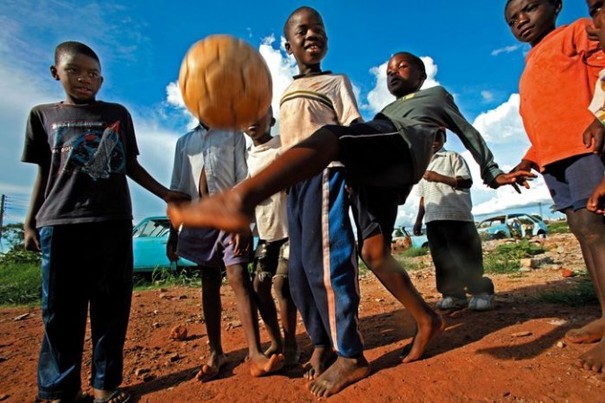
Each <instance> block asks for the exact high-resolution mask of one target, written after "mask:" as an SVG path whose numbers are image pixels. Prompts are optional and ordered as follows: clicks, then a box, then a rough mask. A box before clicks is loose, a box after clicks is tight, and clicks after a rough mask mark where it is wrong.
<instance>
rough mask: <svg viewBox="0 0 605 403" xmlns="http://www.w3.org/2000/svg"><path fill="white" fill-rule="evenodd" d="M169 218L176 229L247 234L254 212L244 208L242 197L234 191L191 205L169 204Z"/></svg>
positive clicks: (218, 194)
mask: <svg viewBox="0 0 605 403" xmlns="http://www.w3.org/2000/svg"><path fill="white" fill-rule="evenodd" d="M167 213H168V217H169V218H170V221H171V222H172V225H173V226H174V227H175V228H178V227H180V226H181V225H182V224H184V225H186V226H188V227H194V228H195V227H213V228H217V229H221V230H224V231H229V232H235V233H238V232H245V231H246V230H247V229H248V228H249V226H250V222H251V221H252V217H253V210H252V211H247V210H246V209H245V208H244V205H243V203H242V199H241V197H240V195H239V194H238V193H237V192H235V191H234V190H228V191H225V192H221V193H217V194H215V195H212V196H210V197H206V198H204V199H202V200H201V201H200V202H194V203H189V204H184V203H180V204H169V205H168V210H167Z"/></svg>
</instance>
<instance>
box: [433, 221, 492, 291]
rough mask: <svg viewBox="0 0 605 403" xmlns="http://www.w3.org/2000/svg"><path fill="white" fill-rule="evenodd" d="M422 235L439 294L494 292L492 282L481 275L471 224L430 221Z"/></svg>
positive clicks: (480, 257)
mask: <svg viewBox="0 0 605 403" xmlns="http://www.w3.org/2000/svg"><path fill="white" fill-rule="evenodd" d="M426 236H427V238H428V240H429V247H430V249H431V256H432V257H433V263H434V264H435V271H436V277H437V290H438V291H439V292H440V293H441V294H443V295H446V296H451V297H458V298H465V297H466V293H467V292H468V293H470V294H479V293H488V294H493V293H494V284H493V283H492V280H490V279H489V278H487V277H484V276H483V255H482V250H481V239H480V238H479V234H478V233H477V228H476V227H475V224H474V223H472V222H464V221H431V222H429V223H427V224H426Z"/></svg>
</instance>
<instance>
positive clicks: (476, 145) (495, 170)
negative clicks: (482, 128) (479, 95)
mask: <svg viewBox="0 0 605 403" xmlns="http://www.w3.org/2000/svg"><path fill="white" fill-rule="evenodd" d="M445 98H446V99H445V102H444V104H445V105H444V110H445V114H446V119H447V121H448V122H447V123H448V127H447V128H448V129H450V130H451V131H453V132H454V133H456V134H457V135H458V138H460V141H462V144H464V147H466V149H467V150H469V151H470V153H471V155H472V156H473V158H474V160H475V161H476V162H477V164H479V167H480V169H481V178H482V179H483V182H484V183H485V184H486V185H490V184H492V183H493V181H494V179H495V178H496V176H498V175H500V174H502V173H503V171H502V170H501V169H500V168H499V167H498V164H496V162H495V161H494V155H493V154H492V152H491V150H490V149H489V148H488V147H487V144H486V143H485V140H484V139H483V136H481V133H479V132H478V131H477V129H475V128H474V127H473V125H471V124H470V123H469V122H468V121H467V120H466V119H465V118H464V116H462V114H461V113H460V110H459V109H458V106H456V104H455V103H454V98H453V97H452V95H451V94H450V93H448V92H446V97H445Z"/></svg>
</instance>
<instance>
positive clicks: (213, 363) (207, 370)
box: [195, 353, 227, 382]
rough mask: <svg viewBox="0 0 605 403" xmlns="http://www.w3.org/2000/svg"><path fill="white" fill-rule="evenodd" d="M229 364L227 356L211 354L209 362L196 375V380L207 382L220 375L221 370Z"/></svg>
mask: <svg viewBox="0 0 605 403" xmlns="http://www.w3.org/2000/svg"><path fill="white" fill-rule="evenodd" d="M226 363H227V356H226V355H225V354H217V353H211V354H210V358H209V359H208V362H207V363H206V364H204V365H202V368H201V369H200V370H199V372H198V373H197V374H196V375H195V379H197V380H198V381H201V382H207V381H209V380H211V379H214V378H216V377H217V376H218V374H220V372H221V368H222V367H223V366H224V365H225V364H226Z"/></svg>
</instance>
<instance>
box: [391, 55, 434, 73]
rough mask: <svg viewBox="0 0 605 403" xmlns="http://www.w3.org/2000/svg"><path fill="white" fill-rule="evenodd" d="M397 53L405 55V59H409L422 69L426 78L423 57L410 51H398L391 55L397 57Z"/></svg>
mask: <svg viewBox="0 0 605 403" xmlns="http://www.w3.org/2000/svg"><path fill="white" fill-rule="evenodd" d="M397 55H399V56H403V57H405V59H406V60H407V61H409V62H410V63H411V64H412V65H413V66H414V67H415V68H417V69H418V70H420V72H421V73H422V75H424V78H426V67H425V65H424V62H423V61H422V59H421V58H419V57H418V56H416V55H415V54H413V53H410V52H397V53H395V54H394V55H393V56H391V57H395V56H397Z"/></svg>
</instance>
